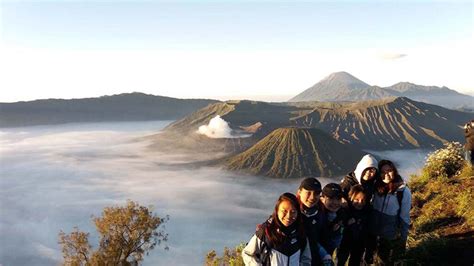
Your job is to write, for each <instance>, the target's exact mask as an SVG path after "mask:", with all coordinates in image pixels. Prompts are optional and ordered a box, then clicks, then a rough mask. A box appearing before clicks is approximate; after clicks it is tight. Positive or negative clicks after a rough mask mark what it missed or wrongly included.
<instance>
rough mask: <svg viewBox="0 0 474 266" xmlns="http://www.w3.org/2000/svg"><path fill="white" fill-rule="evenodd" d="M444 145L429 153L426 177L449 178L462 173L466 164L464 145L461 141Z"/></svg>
mask: <svg viewBox="0 0 474 266" xmlns="http://www.w3.org/2000/svg"><path fill="white" fill-rule="evenodd" d="M444 146H445V147H444V148H441V149H438V150H436V151H434V152H432V153H430V154H428V158H427V159H426V163H425V167H424V168H423V172H424V173H426V176H425V177H438V178H449V177H451V176H453V175H456V174H459V173H460V170H461V169H462V168H463V165H464V158H463V153H464V148H463V146H462V145H461V144H460V143H459V142H449V143H446V144H444ZM422 175H423V174H422Z"/></svg>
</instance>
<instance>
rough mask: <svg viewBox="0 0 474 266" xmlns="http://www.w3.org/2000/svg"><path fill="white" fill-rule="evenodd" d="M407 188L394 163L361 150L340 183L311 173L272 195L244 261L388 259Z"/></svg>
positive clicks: (394, 250)
mask: <svg viewBox="0 0 474 266" xmlns="http://www.w3.org/2000/svg"><path fill="white" fill-rule="evenodd" d="M410 207H411V192H410V189H409V188H408V187H407V186H406V184H405V182H404V181H403V179H402V177H401V176H400V175H399V173H398V171H397V168H396V167H395V165H394V163H393V162H391V161H389V160H381V161H380V162H378V161H377V160H376V159H375V158H374V157H373V156H372V155H370V154H367V155H365V156H364V157H362V159H361V160H360V162H359V163H358V164H357V167H356V168H355V170H354V171H353V172H351V173H349V174H348V175H347V176H345V177H344V179H343V180H342V181H341V183H340V184H337V183H329V184H327V185H326V186H324V188H322V187H321V183H320V182H319V181H318V180H317V179H316V178H313V177H309V178H305V179H303V181H302V182H301V184H300V186H299V188H298V190H297V191H296V195H295V194H292V193H289V192H287V193H284V194H282V195H280V197H279V198H278V200H277V202H276V204H275V208H274V210H273V213H272V215H271V216H270V217H269V218H268V219H267V220H266V221H265V222H264V223H262V224H259V225H258V226H257V229H256V232H255V234H254V235H253V237H252V238H251V239H250V241H249V242H248V243H247V245H246V247H245V248H244V249H243V251H242V257H243V260H244V263H245V265H271V266H275V265H345V264H346V262H348V264H349V265H363V264H366V265H370V264H374V259H375V258H377V262H378V264H386V265H390V264H394V262H396V260H397V259H398V258H400V256H401V255H402V253H403V252H404V251H405V246H406V241H407V236H408V228H409V224H410Z"/></svg>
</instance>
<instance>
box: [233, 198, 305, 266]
mask: <svg viewBox="0 0 474 266" xmlns="http://www.w3.org/2000/svg"><path fill="white" fill-rule="evenodd" d="M242 257H243V261H244V263H245V265H247V266H253V265H271V266H278V265H289V266H297V265H308V266H309V265H311V251H310V249H309V242H308V240H307V238H306V235H305V233H304V229H303V221H302V218H301V212H300V209H299V203H298V199H297V198H296V196H295V195H293V194H291V193H284V194H282V195H280V197H279V198H278V200H277V202H276V204H275V208H274V211H273V214H272V216H271V218H269V219H268V220H267V221H266V222H264V223H263V224H262V225H260V226H259V228H258V229H257V231H256V232H255V235H254V236H253V237H252V238H251V239H250V241H249V243H248V244H247V246H246V247H245V248H244V249H243V251H242Z"/></svg>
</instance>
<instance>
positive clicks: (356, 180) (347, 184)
mask: <svg viewBox="0 0 474 266" xmlns="http://www.w3.org/2000/svg"><path fill="white" fill-rule="evenodd" d="M377 164H378V162H377V159H375V158H374V156H372V155H371V154H366V155H364V157H362V159H361V160H360V162H359V163H358V164H357V166H356V169H355V170H354V171H353V172H350V173H349V174H347V175H346V176H345V177H344V178H343V179H342V181H341V187H342V193H343V195H344V198H345V199H346V200H349V191H350V190H351V187H353V186H355V185H358V184H361V185H362V186H363V187H364V189H365V190H366V193H367V198H368V199H370V198H371V197H372V194H373V191H374V180H375V178H374V179H372V180H370V181H367V182H364V180H362V173H363V172H364V170H365V169H367V168H372V167H373V168H377Z"/></svg>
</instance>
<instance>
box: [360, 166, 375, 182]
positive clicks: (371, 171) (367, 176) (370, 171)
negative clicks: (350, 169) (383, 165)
mask: <svg viewBox="0 0 474 266" xmlns="http://www.w3.org/2000/svg"><path fill="white" fill-rule="evenodd" d="M375 173H377V169H376V168H375V167H369V168H367V169H365V170H364V172H363V173H362V179H364V180H365V181H369V180H372V179H373V178H374V177H375Z"/></svg>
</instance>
